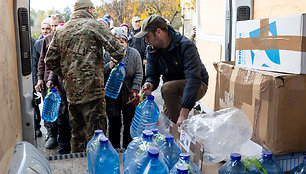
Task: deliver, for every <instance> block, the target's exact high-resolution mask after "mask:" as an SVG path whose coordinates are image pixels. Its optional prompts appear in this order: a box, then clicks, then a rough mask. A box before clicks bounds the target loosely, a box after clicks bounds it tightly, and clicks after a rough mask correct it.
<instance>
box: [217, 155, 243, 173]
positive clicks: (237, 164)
mask: <svg viewBox="0 0 306 174" xmlns="http://www.w3.org/2000/svg"><path fill="white" fill-rule="evenodd" d="M244 173H248V172H247V169H246V168H245V166H244V164H243V163H242V162H241V155H240V154H239V153H232V154H231V160H230V161H227V162H226V163H225V164H223V165H222V166H221V168H220V169H219V172H218V174H244Z"/></svg>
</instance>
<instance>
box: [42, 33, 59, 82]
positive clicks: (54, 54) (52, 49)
mask: <svg viewBox="0 0 306 174" xmlns="http://www.w3.org/2000/svg"><path fill="white" fill-rule="evenodd" d="M56 41H57V35H56V33H55V35H54V37H53V38H52V41H51V43H50V45H49V49H48V51H47V53H46V57H45V63H46V66H47V67H48V68H49V69H50V70H51V71H53V72H54V73H55V74H57V75H58V76H60V77H63V75H62V72H61V66H60V59H61V55H60V53H59V52H58V48H57V43H56Z"/></svg>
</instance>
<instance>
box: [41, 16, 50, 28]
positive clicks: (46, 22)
mask: <svg viewBox="0 0 306 174" xmlns="http://www.w3.org/2000/svg"><path fill="white" fill-rule="evenodd" d="M43 24H48V25H50V26H51V16H48V17H46V18H45V19H44V20H43V21H42V22H41V25H43Z"/></svg>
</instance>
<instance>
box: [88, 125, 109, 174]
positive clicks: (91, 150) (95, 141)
mask: <svg viewBox="0 0 306 174" xmlns="http://www.w3.org/2000/svg"><path fill="white" fill-rule="evenodd" d="M101 138H106V137H105V135H104V134H103V131H102V130H95V133H94V136H93V137H92V138H91V140H90V141H89V142H88V143H87V146H86V154H87V162H88V172H89V174H92V173H93V170H92V166H93V165H92V164H93V161H92V157H93V156H94V155H95V152H96V149H97V148H98V146H99V145H100V142H99V139H101Z"/></svg>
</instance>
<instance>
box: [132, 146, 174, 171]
mask: <svg viewBox="0 0 306 174" xmlns="http://www.w3.org/2000/svg"><path fill="white" fill-rule="evenodd" d="M146 153H147V155H146V156H145V157H143V158H142V159H141V160H140V161H138V162H135V163H133V164H132V165H131V169H130V170H129V171H127V172H126V174H168V173H169V169H168V167H167V165H166V163H165V162H164V160H163V158H162V157H159V154H160V153H159V150H158V148H149V150H148V151H147V152H146Z"/></svg>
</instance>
